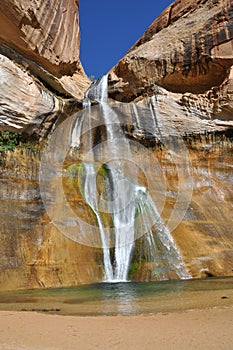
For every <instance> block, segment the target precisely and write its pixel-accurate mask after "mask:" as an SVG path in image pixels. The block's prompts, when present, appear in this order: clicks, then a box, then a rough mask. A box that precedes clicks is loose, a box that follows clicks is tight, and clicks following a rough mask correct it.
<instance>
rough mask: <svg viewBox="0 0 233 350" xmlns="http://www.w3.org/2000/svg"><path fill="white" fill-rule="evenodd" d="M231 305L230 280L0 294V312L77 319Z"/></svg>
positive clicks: (100, 285) (101, 285)
mask: <svg viewBox="0 0 233 350" xmlns="http://www.w3.org/2000/svg"><path fill="white" fill-rule="evenodd" d="M232 305H233V277H230V278H207V279H201V280H197V279H195V280H177V281H163V282H152V283H144V282H143V283H141V282H140V283H138V282H137V283H135V282H128V283H96V284H92V285H83V286H78V287H69V288H51V289H34V290H20V291H14V292H13V291H10V292H1V293H0V309H1V310H19V311H37V312H47V313H55V314H61V315H79V316H96V315H136V314H156V313H161V312H173V311H183V310H192V309H203V308H211V307H222V306H226V307H227V306H232Z"/></svg>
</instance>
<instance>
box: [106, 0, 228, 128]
mask: <svg viewBox="0 0 233 350" xmlns="http://www.w3.org/2000/svg"><path fill="white" fill-rule="evenodd" d="M232 13H233V4H232V1H228V0H221V1H220V0H200V1H193V0H186V1H180V0H177V1H175V2H174V3H173V4H171V5H170V6H169V7H168V8H167V9H166V10H165V11H164V12H163V13H162V14H161V15H160V16H159V17H158V18H157V19H156V20H155V21H154V22H153V23H152V25H151V26H150V27H149V28H148V29H147V31H146V32H145V34H144V35H143V36H142V37H141V38H140V39H139V40H138V41H137V43H136V44H135V45H134V46H133V47H132V48H131V49H130V50H129V52H128V53H127V54H126V55H125V56H124V57H123V58H122V59H121V60H120V61H119V62H118V63H117V64H116V66H115V67H114V68H113V69H112V70H111V71H110V77H109V82H110V96H111V97H112V98H114V99H117V100H119V101H123V102H128V101H133V100H134V101H138V100H140V99H142V98H143V97H147V96H153V95H157V94H160V91H159V87H162V88H164V89H166V90H168V91H169V92H170V96H171V98H172V99H173V100H175V101H177V103H178V104H180V105H181V106H183V109H184V110H185V111H186V114H187V113H189V114H191V113H192V114H193V115H194V116H196V117H201V118H206V119H220V120H225V121H226V120H232V119H233V93H232V91H233V90H232V84H233V80H232V79H233V77H232V72H233V68H232V67H233V66H232V65H233V49H232V44H233V30H232V26H233V17H232ZM172 93H173V94H172ZM177 93H178V95H176V94H177ZM183 116H184V117H185V113H183ZM181 117H182V115H181ZM218 123H220V122H219V121H218ZM220 124H221V123H220ZM230 125H232V123H230Z"/></svg>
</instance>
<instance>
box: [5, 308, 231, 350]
mask: <svg viewBox="0 0 233 350" xmlns="http://www.w3.org/2000/svg"><path fill="white" fill-rule="evenodd" d="M0 349H1V350H93V349H98V350H108V349H119V350H130V349H133V350H156V349H158V350H176V349H177V350H178V349H179V350H192V349H197V350H208V349H211V350H215V349H216V350H217V349H218V350H220V349H222V350H233V307H226V308H213V309H205V310H193V311H186V312H176V313H175V312H174V313H160V314H157V315H151V316H150V315H146V316H145V315H138V316H98V317H89V316H88V317H78V316H59V315H45V314H40V313H35V312H16V311H0Z"/></svg>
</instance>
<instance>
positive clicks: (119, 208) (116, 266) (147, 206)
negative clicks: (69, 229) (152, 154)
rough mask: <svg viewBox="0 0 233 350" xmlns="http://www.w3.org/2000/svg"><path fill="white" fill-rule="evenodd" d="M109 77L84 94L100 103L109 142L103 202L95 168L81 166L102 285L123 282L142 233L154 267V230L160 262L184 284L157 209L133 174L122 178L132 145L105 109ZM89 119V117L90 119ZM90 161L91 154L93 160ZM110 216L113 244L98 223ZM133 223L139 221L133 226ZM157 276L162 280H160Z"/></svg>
mask: <svg viewBox="0 0 233 350" xmlns="http://www.w3.org/2000/svg"><path fill="white" fill-rule="evenodd" d="M107 80H108V77H107V76H104V77H103V78H102V79H101V80H100V81H99V82H98V84H94V86H93V87H91V89H89V91H88V92H87V99H86V100H85V101H86V105H87V106H89V103H88V102H87V101H88V99H90V100H96V101H98V102H99V103H100V104H101V106H102V115H103V119H104V124H105V125H106V133H107V140H106V143H105V151H103V152H106V153H107V154H108V158H109V159H110V161H109V162H108V164H105V166H106V168H107V171H108V182H107V183H108V186H107V188H106V191H105V192H106V193H107V201H102V203H101V200H100V199H99V198H98V190H97V173H96V169H95V166H94V164H93V163H91V162H90V163H88V162H84V163H83V168H84V171H85V181H84V189H83V195H84V198H85V200H86V202H87V203H88V204H89V206H90V207H91V208H92V210H93V212H94V213H95V216H96V219H97V222H98V226H99V231H100V238H101V242H102V248H103V262H104V269H105V280H106V281H126V280H127V278H128V272H129V268H130V264H131V258H132V252H133V248H134V241H135V239H136V237H137V232H138V231H141V232H143V233H145V237H146V241H147V245H148V249H149V251H150V256H151V259H152V260H153V261H154V262H156V261H157V260H158V259H159V258H160V257H161V253H159V252H158V249H157V247H156V243H155V239H154V234H153V232H152V227H154V226H155V227H156V235H157V239H158V240H159V241H160V245H162V246H163V259H167V260H168V263H169V265H170V267H171V269H173V270H174V271H175V272H176V274H177V275H178V276H179V277H180V278H188V277H189V275H188V273H187V272H186V270H185V267H184V264H183V261H182V258H181V255H180V253H179V250H178V248H177V247H176V244H175V242H174V240H173V238H172V236H171V234H170V232H169V230H168V228H167V227H166V226H165V225H164V223H163V220H162V218H161V217H160V215H159V213H158V210H157V208H156V205H155V203H154V202H153V200H152V198H151V197H150V195H149V193H148V192H147V190H146V188H145V187H143V186H140V185H138V184H137V183H136V182H135V181H134V180H133V179H134V178H137V174H136V171H137V170H136V168H135V167H133V168H132V169H131V176H130V172H129V171H127V175H126V174H125V171H124V168H125V161H127V160H128V161H130V160H132V154H131V150H130V144H129V141H128V140H127V138H126V137H125V135H124V133H123V131H122V130H121V128H120V126H119V125H120V123H119V119H118V115H117V113H116V112H115V111H114V110H113V109H112V108H111V107H110V105H109V104H108V85H107ZM89 117H90V119H91V115H90V116H89ZM92 157H93V160H94V154H92ZM103 207H104V210H103ZM103 211H105V212H108V214H110V215H111V218H112V223H113V230H114V235H113V236H114V242H113V244H112V243H111V242H110V238H109V237H110V235H109V232H108V230H107V228H106V227H104V225H103V222H102V217H101V213H102V212H103ZM136 217H138V219H137V220H136ZM111 247H114V257H112V259H111V254H110V253H111V251H110V248H111ZM163 277H164V276H163V275H162V274H160V279H163Z"/></svg>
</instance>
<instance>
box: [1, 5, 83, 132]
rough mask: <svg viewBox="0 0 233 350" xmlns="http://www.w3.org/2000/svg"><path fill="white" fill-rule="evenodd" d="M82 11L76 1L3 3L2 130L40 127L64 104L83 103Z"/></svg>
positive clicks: (59, 110) (22, 129)
mask: <svg viewBox="0 0 233 350" xmlns="http://www.w3.org/2000/svg"><path fill="white" fill-rule="evenodd" d="M78 9H79V1H75V0H71V1H66V0H52V1H47V0H46V1H41V0H35V1H27V0H4V1H1V4H0V22H1V33H0V55H1V56H0V70H1V72H2V74H1V80H0V100H1V102H2V103H1V108H0V115H1V117H0V129H1V130H5V129H7V130H11V129H12V128H13V129H15V130H20V131H24V130H26V129H27V128H28V127H29V126H30V127H31V126H32V125H40V124H41V123H42V122H44V120H45V116H48V115H50V117H51V115H52V114H53V115H54V112H55V113H59V112H61V109H62V105H63V106H64V101H63V99H66V98H69V99H70V98H76V99H78V100H81V99H82V98H83V96H84V92H85V91H86V89H87V87H88V86H89V80H88V78H87V77H86V75H85V73H84V71H83V68H82V65H81V63H80V60H79V48H80V40H79V36H80V33H79V18H78ZM58 100H59V101H58ZM42 105H44V106H43V107H42ZM2 106H4V107H2ZM28 107H29V108H28ZM29 109H30V111H29ZM35 118H36V119H35ZM52 119H53V121H54V120H56V117H55V118H52Z"/></svg>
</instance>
